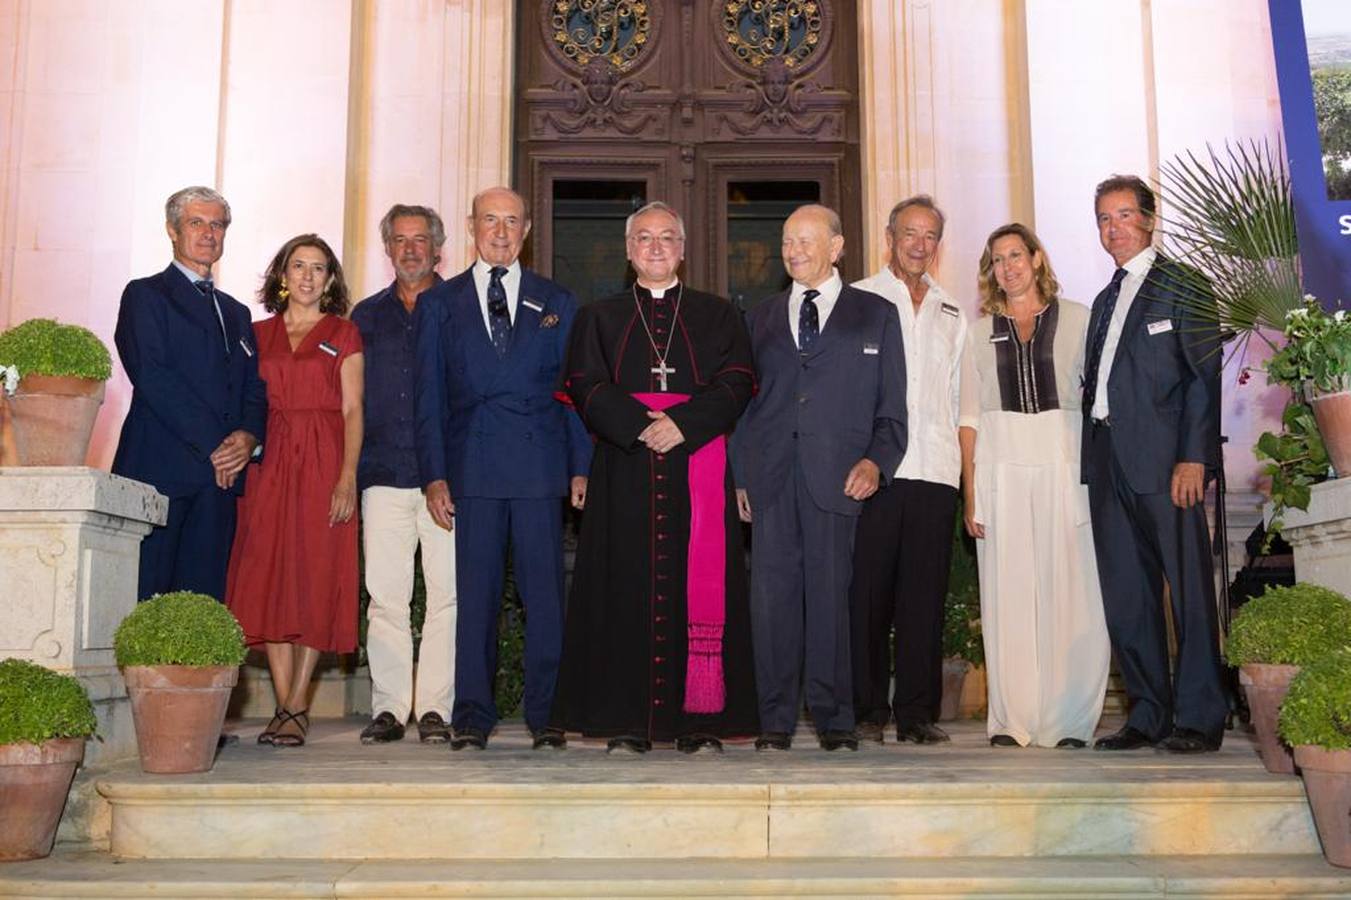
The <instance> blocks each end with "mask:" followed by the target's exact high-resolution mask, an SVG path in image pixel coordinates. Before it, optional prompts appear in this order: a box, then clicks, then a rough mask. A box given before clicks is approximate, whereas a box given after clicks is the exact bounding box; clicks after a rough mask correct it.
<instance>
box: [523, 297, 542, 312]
mask: <svg viewBox="0 0 1351 900" xmlns="http://www.w3.org/2000/svg"><path fill="white" fill-rule="evenodd" d="M521 302H522V303H524V304H525V305H526V306H528V307H530V308H531V309H533V310H534V311H535V312H544V304H542V303H536V302H535V301H534V300H531V299H529V298H526V299H525V300H522V301H521Z"/></svg>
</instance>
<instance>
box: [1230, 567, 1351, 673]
mask: <svg viewBox="0 0 1351 900" xmlns="http://www.w3.org/2000/svg"><path fill="white" fill-rule="evenodd" d="M1348 645H1351V600H1347V599H1346V597H1344V596H1343V595H1341V594H1339V593H1337V592H1336V591H1333V590H1329V589H1328V588H1325V587H1319V586H1318V585H1315V584H1296V585H1291V586H1290V587H1269V588H1267V590H1266V593H1264V594H1262V596H1260V597H1254V598H1253V599H1252V600H1249V601H1248V602H1247V603H1246V604H1244V605H1243V607H1242V608H1241V609H1239V611H1238V614H1237V615H1235V616H1234V623H1233V625H1232V626H1231V627H1230V629H1229V638H1228V640H1226V641H1225V645H1224V655H1225V658H1226V659H1228V660H1229V664H1230V665H1232V666H1241V665H1244V664H1246V663H1269V664H1273V665H1287V666H1304V665H1308V664H1309V663H1311V662H1313V661H1314V660H1316V659H1320V658H1321V657H1324V656H1327V655H1328V654H1329V653H1331V652H1332V651H1334V650H1337V649H1339V648H1341V647H1345V646H1348Z"/></svg>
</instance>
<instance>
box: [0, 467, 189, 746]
mask: <svg viewBox="0 0 1351 900" xmlns="http://www.w3.org/2000/svg"><path fill="white" fill-rule="evenodd" d="M168 511H169V501H168V500H167V499H166V498H164V497H163V496H161V495H160V494H159V493H157V492H156V491H155V489H154V488H152V487H150V486H149V485H146V484H142V483H141V482H139V481H132V480H131V479H128V478H121V477H119V476H117V475H110V474H108V473H107V472H103V471H100V470H98V469H87V468H82V467H59V468H44V467H31V468H0V598H3V602H0V656H3V657H18V658H19V659H27V660H31V661H33V662H35V663H38V664H40V665H43V666H46V667H47V668H49V669H55V670H57V671H60V672H67V673H72V674H74V675H76V676H77V677H78V678H79V679H80V681H82V682H83V683H84V685H85V687H87V688H88V689H89V696H90V698H91V699H92V700H93V701H94V711H95V713H96V714H97V715H98V727H99V735H100V736H101V737H102V741H101V742H100V741H90V743H89V745H88V747H87V748H86V751H85V765H86V766H90V765H94V764H97V763H100V762H107V761H110V760H113V759H117V758H120V757H127V756H133V755H135V753H136V733H135V730H134V729H133V727H132V723H131V706H130V704H129V703H128V701H127V691H126V686H125V685H124V684H123V683H122V676H121V674H120V673H119V672H118V670H117V664H116V662H115V660H114V659H113V632H114V631H115V630H116V629H117V626H118V623H120V622H121V621H122V619H123V617H125V616H126V615H127V613H129V612H131V610H132V608H133V607H134V606H135V605H136V579H137V572H138V569H139V562H140V548H141V539H142V538H143V537H145V535H147V534H149V533H150V529H151V528H152V527H153V526H155V525H163V524H164V521H165V518H166V516H167V515H168Z"/></svg>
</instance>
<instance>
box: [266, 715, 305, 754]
mask: <svg viewBox="0 0 1351 900" xmlns="http://www.w3.org/2000/svg"><path fill="white" fill-rule="evenodd" d="M281 716H282V720H281V722H279V723H278V724H277V733H275V734H273V735H272V746H274V747H303V746H305V737H306V736H307V735H308V734H309V733H310V711H309V709H302V710H300V711H299V712H288V711H287V710H282V711H281ZM302 719H303V720H304V721H301V720H302ZM287 722H295V723H296V727H297V728H299V729H300V734H282V733H281V729H282V728H283V727H284V726H285V725H286V723H287Z"/></svg>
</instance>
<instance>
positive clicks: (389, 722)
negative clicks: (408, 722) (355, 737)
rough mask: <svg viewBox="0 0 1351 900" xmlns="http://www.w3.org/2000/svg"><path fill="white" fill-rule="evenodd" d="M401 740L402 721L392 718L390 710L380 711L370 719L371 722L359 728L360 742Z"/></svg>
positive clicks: (375, 742) (384, 742)
mask: <svg viewBox="0 0 1351 900" xmlns="http://www.w3.org/2000/svg"><path fill="white" fill-rule="evenodd" d="M401 740H403V723H402V722H400V721H398V720H396V719H395V718H394V713H392V712H382V713H380V715H378V716H376V717H375V718H374V719H371V724H369V725H367V726H366V727H365V728H363V729H361V743H363V744H388V743H389V742H390V741H401Z"/></svg>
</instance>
